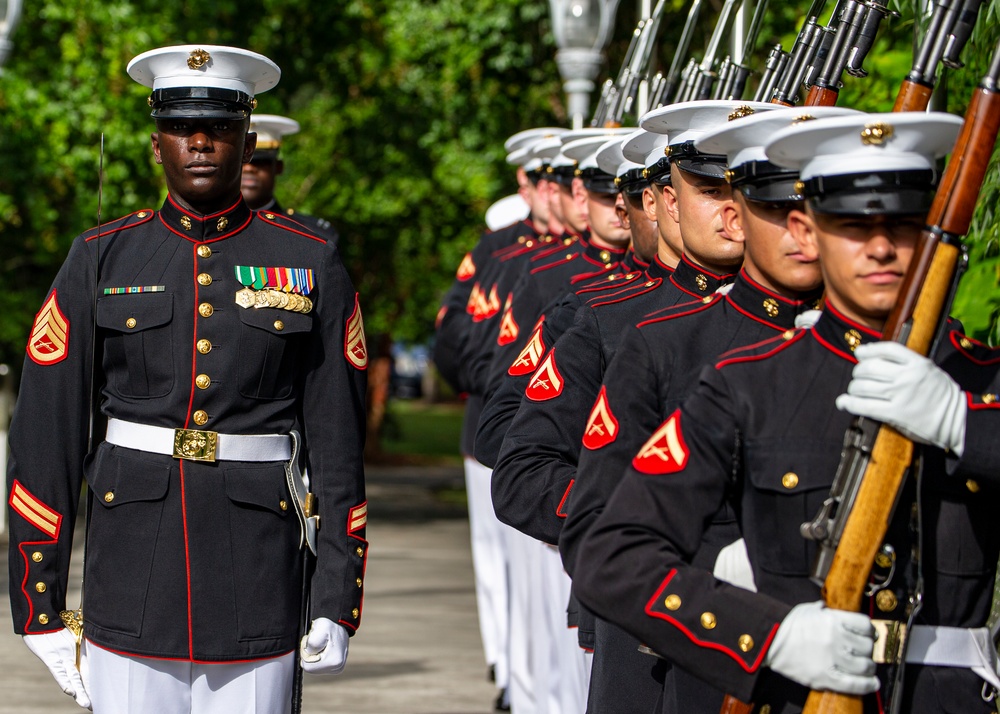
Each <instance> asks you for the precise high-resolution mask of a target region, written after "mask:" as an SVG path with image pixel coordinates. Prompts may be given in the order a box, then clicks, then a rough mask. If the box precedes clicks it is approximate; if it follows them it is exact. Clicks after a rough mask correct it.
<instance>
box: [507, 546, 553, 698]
mask: <svg viewBox="0 0 1000 714" xmlns="http://www.w3.org/2000/svg"><path fill="white" fill-rule="evenodd" d="M507 540H508V543H509V553H510V688H509V689H508V692H509V693H510V709H511V711H512V712H513V714H542V713H543V712H545V709H544V708H543V707H544V697H543V696H542V695H541V693H539V692H538V691H537V686H538V681H537V679H536V673H537V671H538V669H539V667H541V666H542V664H543V663H544V661H545V660H546V658H547V657H548V652H547V649H546V648H545V647H544V643H543V642H542V641H543V640H544V639H545V638H544V636H542V635H541V630H540V629H539V620H538V612H539V609H540V602H539V600H538V599H537V598H538V597H539V593H540V592H541V590H540V588H539V580H538V575H539V567H540V566H539V563H538V560H539V556H540V555H541V550H540V549H541V548H542V544H541V543H540V542H539V541H537V540H535V539H534V538H532V537H531V536H526V535H525V534H524V533H521V532H520V531H518V530H515V529H514V528H508V530H507ZM539 657H541V661H539Z"/></svg>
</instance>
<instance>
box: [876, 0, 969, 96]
mask: <svg viewBox="0 0 1000 714" xmlns="http://www.w3.org/2000/svg"><path fill="white" fill-rule="evenodd" d="M982 4H983V0H935V2H934V9H933V11H932V12H931V16H930V20H929V21H928V24H927V31H926V32H925V33H924V38H923V41H922V42H921V43H920V47H919V48H918V49H917V50H916V51H915V52H914V53H913V68H912V69H911V70H910V73H909V74H907V75H906V79H904V80H903V84H902V86H900V88H899V94H897V95H896V103H895V105H894V106H893V108H892V110H893V111H894V112H922V111H924V110H926V109H927V106H928V105H929V104H930V101H931V95H932V94H933V93H934V87H935V85H936V84H937V71H938V65H939V64H941V63H943V64H944V65H945V66H946V67H950V68H952V69H957V68H959V67H961V66H962V61H961V59H960V55H961V53H962V50H963V49H964V48H965V44H966V43H967V42H968V40H969V36H970V35H971V34H972V28H973V27H974V26H975V24H976V18H977V17H978V15H979V6H980V5H982Z"/></svg>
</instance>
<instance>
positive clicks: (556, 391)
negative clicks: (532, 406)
mask: <svg viewBox="0 0 1000 714" xmlns="http://www.w3.org/2000/svg"><path fill="white" fill-rule="evenodd" d="M563 384H565V382H564V381H563V376H562V375H561V374H559V368H558V367H556V351H555V349H553V350H552V351H551V352H549V353H548V355H546V357H545V359H544V360H543V361H542V364H541V365H540V366H539V367H538V371H537V372H535V375H534V376H533V377H532V378H531V381H530V382H528V386H527V388H526V389H525V390H524V396H526V397H527V398H528V399H530V400H531V401H533V402H544V401H546V400H548V399H555V398H556V397H558V396H559V395H560V394H562V390H563Z"/></svg>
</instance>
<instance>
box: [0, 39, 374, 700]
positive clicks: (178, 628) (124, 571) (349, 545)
mask: <svg viewBox="0 0 1000 714" xmlns="http://www.w3.org/2000/svg"><path fill="white" fill-rule="evenodd" d="M129 73H130V74H131V75H132V77H133V78H135V79H136V80H137V81H139V82H141V83H143V84H145V85H146V86H150V87H151V88H152V94H151V96H150V106H151V107H152V115H153V117H154V118H155V119H156V123H157V131H156V132H155V133H154V134H153V136H152V140H153V149H154V155H155V157H156V159H157V162H158V163H162V164H163V165H164V171H165V175H166V177H167V186H168V190H169V194H168V196H167V198H166V200H165V201H164V203H163V205H162V206H161V208H160V209H159V210H153V209H144V210H141V211H138V212H136V213H133V214H131V215H129V216H126V217H124V218H121V219H118V220H115V221H111V222H109V223H107V224H104V225H101V226H100V227H99V228H98V229H94V230H91V231H88V232H87V233H85V234H83V235H81V236H79V237H78V238H77V239H76V240H75V241H74V242H73V245H72V247H71V248H70V252H69V255H68V257H67V259H66V262H65V263H64V265H63V267H62V269H61V270H60V271H59V274H58V275H57V277H56V279H55V282H54V283H53V285H52V287H51V289H50V290H49V292H48V294H47V296H46V298H45V301H44V304H43V307H42V308H41V310H40V311H39V313H38V316H37V317H36V320H35V323H34V327H33V329H32V333H31V336H30V337H29V342H28V346H27V358H26V359H25V363H24V371H23V375H22V381H21V389H20V394H19V398H18V402H17V406H16V410H15V414H14V418H13V420H12V424H11V436H10V445H11V459H10V466H9V470H8V474H7V478H8V493H9V494H10V498H9V505H10V508H11V518H10V551H11V557H10V569H11V570H10V583H11V588H10V596H11V609H12V614H13V620H14V628H15V631H16V632H17V633H19V634H22V635H24V636H25V641H26V643H27V644H28V645H29V647H30V648H31V649H32V650H33V651H35V652H36V653H41V654H40V656H43V655H44V656H43V661H45V662H46V664H47V665H48V666H49V668H50V670H52V671H53V672H54V673H55V672H57V671H58V670H60V669H63V670H65V671H68V672H72V671H74V667H73V654H72V637H71V636H69V635H68V634H67V630H65V629H64V628H63V627H62V623H61V622H60V612H61V611H64V610H66V605H67V604H66V602H65V597H66V589H67V578H68V567H69V560H70V551H71V546H72V534H73V526H74V522H75V520H76V517H77V503H78V498H79V493H80V487H81V481H82V480H83V479H86V481H87V484H88V485H89V488H90V492H91V493H92V494H93V495H92V497H91V499H90V501H91V507H90V514H89V528H88V532H87V549H86V553H87V557H86V562H85V574H84V580H85V588H84V600H83V603H82V612H83V620H84V625H83V634H84V636H85V638H86V643H85V648H86V649H87V650H90V651H92V652H94V653H95V657H96V655H97V654H98V653H100V654H101V658H102V659H101V661H107V660H108V658H109V657H111V658H118V659H124V660H128V661H130V662H131V663H132V665H131V666H132V667H134V668H135V670H136V671H139V670H149V671H152V670H153V669H156V668H160V667H164V668H168V667H171V666H174V664H176V665H179V666H186V665H188V664H190V665H191V666H192V667H194V668H197V667H199V666H202V665H204V664H211V666H213V667H216V666H217V667H226V666H231V667H243V668H244V669H247V668H249V669H250V670H251V671H252V670H253V669H254V667H255V666H257V665H259V666H260V667H261V668H264V667H266V666H267V663H268V662H269V661H272V660H274V659H275V658H283V661H284V663H283V664H282V667H281V669H282V672H281V673H279V676H278V678H277V679H275V680H273V686H274V687H275V692H276V695H277V697H278V699H277V701H278V702H281V701H282V700H283V699H285V697H284V696H283V695H284V694H288V692H289V691H290V686H287V685H289V683H290V681H291V663H292V659H291V655H290V653H292V652H294V651H295V650H296V649H297V648H298V647H299V644H300V643H299V637H300V636H301V635H303V634H304V633H302V632H300V631H299V620H300V605H301V600H302V584H303V578H302V568H303V548H304V547H306V543H304V542H303V541H304V538H303V537H304V535H305V534H306V532H307V529H305V528H304V527H303V519H302V515H303V514H302V513H301V510H300V505H301V501H302V500H303V495H304V494H303V493H302V492H301V491H300V488H301V487H300V483H299V481H297V480H296V479H294V478H293V476H294V472H295V468H294V467H295V466H296V463H297V461H298V459H296V458H294V457H295V456H296V454H295V453H294V451H295V442H294V441H293V439H292V437H291V433H292V432H293V431H295V432H298V434H299V436H300V438H299V440H298V442H299V443H298V446H299V447H300V454H299V457H300V460H301V463H302V464H303V465H304V466H305V467H306V468H307V469H308V474H309V478H310V482H311V490H312V492H313V494H315V498H316V503H315V508H316V510H315V515H318V517H319V519H320V521H321V524H322V527H321V528H320V529H319V531H318V533H317V534H316V538H317V542H316V544H315V548H316V553H317V555H318V557H317V558H316V561H315V574H314V575H313V577H312V584H311V591H310V595H311V597H310V617H311V618H312V620H313V626H312V629H311V631H310V633H309V636H310V641H309V644H308V645H303V659H304V660H306V663H305V664H304V668H307V669H312V670H320V671H337V670H338V669H339V668H342V667H343V662H344V659H345V658H346V651H347V638H348V635H350V634H353V633H354V631H355V630H356V629H357V627H358V626H359V624H360V621H361V611H362V607H363V604H362V602H363V594H364V588H363V585H364V583H363V578H364V570H365V562H366V558H367V555H368V544H367V541H366V540H365V526H366V522H367V506H366V501H365V490H364V471H363V464H362V452H363V447H364V428H365V427H364V424H365V407H364V395H365V381H366V375H365V369H366V366H367V349H366V345H365V340H364V326H363V321H362V315H361V309H360V305H359V301H358V298H357V294H356V293H355V291H354V288H353V287H352V285H351V282H350V280H349V278H348V276H347V273H346V271H345V270H344V267H343V265H342V264H341V262H340V258H339V256H338V254H337V250H336V247H335V246H334V245H333V244H332V243H331V242H330V241H328V240H327V239H326V238H324V237H321V236H319V235H317V234H315V233H313V232H311V231H310V230H309V229H307V228H305V227H303V226H302V225H301V224H299V223H296V222H293V221H291V220H289V219H287V218H286V217H284V216H282V215H279V214H275V213H269V212H266V211H261V212H253V211H251V210H250V208H249V207H248V206H247V205H246V203H245V202H244V201H243V199H242V197H241V195H240V191H239V181H240V167H241V163H243V162H246V161H249V159H250V155H251V154H252V152H253V139H254V137H253V135H252V134H247V128H248V125H249V121H248V120H249V117H250V113H251V111H252V107H253V106H254V104H255V100H254V94H255V93H257V92H261V91H265V90H266V89H268V88H270V87H272V86H273V85H274V84H275V83H276V82H277V81H278V78H279V76H280V71H279V69H278V67H277V66H276V65H275V64H274V63H273V62H271V61H270V60H268V59H267V58H265V57H263V56H261V55H257V54H255V53H252V52H248V51H246V50H238V49H234V48H226V47H215V46H180V47H171V48H164V49H161V50H153V51H150V52H147V53H144V54H143V55H140V56H139V57H137V58H135V59H134V60H133V61H132V62H131V63H130V65H129ZM95 339H96V343H95ZM92 355H96V358H95V362H94V363H93V364H92ZM92 372H93V374H94V383H95V385H96V388H97V390H98V392H97V396H96V399H95V401H96V402H97V406H98V409H99V413H100V418H99V419H98V420H97V424H98V425H101V424H102V423H103V422H104V421H107V424H108V426H107V437H105V434H104V432H103V431H98V432H97V433H95V436H94V447H93V450H92V451H91V452H90V453H89V454H88V453H87V446H88V440H87V431H88V421H89V413H90V407H91V401H90V394H89V390H88V387H89V385H90V384H91V375H92ZM65 642H69V643H70V647H69V648H67V647H66V646H65ZM67 660H68V664H67ZM153 660H156V663H155V664H153V665H152V666H151V667H146V664H145V663H152V662H153ZM96 661H97V660H96V659H93V660H92V669H94V670H95V671H94V672H92V676H91V679H92V681H100V680H101V679H102V678H101V676H100V675H101V672H98V671H96V670H97V669H99V667H98V665H97V664H95V663H94V662H96ZM171 663H173V664H171ZM230 663H243V664H241V665H237V664H230ZM216 671H217V672H219V673H221V672H223V670H222V669H219V670H216ZM219 676H220V677H224V676H225V675H222V674H220V675H219ZM58 678H59V675H58V674H57V679H58ZM60 683H61V684H63V686H64V689H65V688H66V686H65V683H64V682H60ZM105 684H107V683H105ZM114 685H115V686H112V687H108V686H103V685H101V686H98V685H95V691H94V692H93V694H94V702H93V703H94V707H95V711H97V712H99V713H100V712H117V711H123V710H124V709H123V707H132V708H141V707H142V706H144V705H142V704H139V703H136V702H138V701H142V700H141V699H140V700H133V702H132V703H131V704H121V702H122V701H124V700H121V699H120V696H119V695H121V696H126V697H132V696H136V697H140V696H142V695H143V692H135V691H133V692H131V693H129V689H130V687H129V685H128V682H127V681H119V682H115V683H114ZM177 686H181V687H182V688H183V687H186V686H188V685H187V684H185V683H184V682H183V681H181V683H180V684H179V685H177ZM109 689H111V690H114V691H109ZM98 690H99V691H98ZM122 693H124V694H122ZM76 694H77V695H79V694H80V692H76ZM145 696H152V697H155V696H156V692H155V691H154V692H149V693H146V695H145ZM178 696H179V695H178ZM186 696H187V695H186ZM260 696H264V695H263V694H261V695H260ZM77 700H78V702H79V701H80V697H79V696H77ZM105 701H107V702H108V703H107V704H105ZM81 703H82V702H81ZM147 704H148V706H147V707H146V709H145V710H147V711H151V710H154V709H155V710H157V711H164V712H166V711H172V709H170V707H171V706H173V705H174V704H176V705H177V706H182V705H183V706H185V707H190V708H184V711H185V712H187V711H205V710H206V709H205V707H209V708H210V707H216V710H218V708H217V707H219V706H221V704H220V703H219V702H218V701H216V702H213V703H211V704H208V705H202V704H199V703H198V701H195V700H192V701H191V702H188V703H187V704H183V702H181V701H180V700H178V701H175V697H174V696H172V695H168V696H166V698H165V699H164V701H153V702H147ZM287 705H288V702H287V701H286V702H284V703H283V704H276V702H275V700H273V699H272V700H271V701H269V702H263V703H261V701H258V703H257V707H258V708H259V710H261V711H265V710H267V711H281V710H283V709H284V708H285V707H286V706H287ZM233 706H236V707H239V708H241V709H242V707H243V706H247V707H248V709H247V710H249V711H253V710H254V708H253V704H252V702H251V703H249V704H247V703H245V702H242V701H237V702H234V703H233ZM268 707H271V708H270V709H268Z"/></svg>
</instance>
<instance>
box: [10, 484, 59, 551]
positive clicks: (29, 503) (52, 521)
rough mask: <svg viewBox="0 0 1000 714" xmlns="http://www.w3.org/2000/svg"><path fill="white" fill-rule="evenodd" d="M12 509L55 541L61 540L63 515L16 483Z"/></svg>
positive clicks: (11, 494) (11, 500)
mask: <svg viewBox="0 0 1000 714" xmlns="http://www.w3.org/2000/svg"><path fill="white" fill-rule="evenodd" d="M9 500H10V507H11V510H13V511H14V513H17V514H18V515H19V516H21V517H22V518H24V519H25V520H26V521H28V522H29V523H31V524H32V525H33V526H35V527H36V528H38V529H39V530H40V531H42V532H43V533H45V534H46V535H47V536H49V537H50V538H52V539H53V540H55V539H57V538H59V528H60V527H61V526H62V515H61V514H60V513H59V512H58V511H54V510H52V509H51V508H49V507H48V506H46V505H45V504H44V503H42V502H41V501H39V500H38V499H37V498H35V496H34V495H33V494H32V493H31V492H30V491H28V489H26V488H25V487H24V486H22V485H21V482H20V481H14V487H13V488H12V489H11V490H10V499H9Z"/></svg>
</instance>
